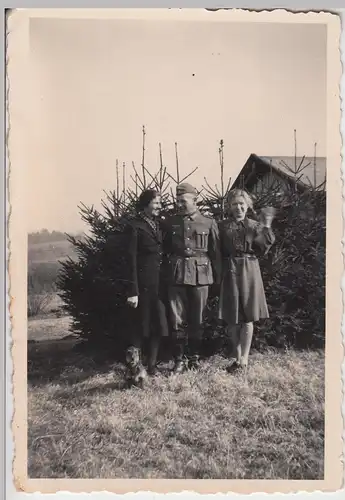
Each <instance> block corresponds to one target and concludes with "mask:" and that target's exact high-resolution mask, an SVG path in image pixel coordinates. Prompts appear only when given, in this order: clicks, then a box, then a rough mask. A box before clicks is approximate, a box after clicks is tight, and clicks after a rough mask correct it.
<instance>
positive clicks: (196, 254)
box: [170, 250, 208, 259]
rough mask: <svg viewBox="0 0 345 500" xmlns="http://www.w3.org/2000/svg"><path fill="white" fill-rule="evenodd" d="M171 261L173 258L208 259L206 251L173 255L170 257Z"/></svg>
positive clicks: (191, 251)
mask: <svg viewBox="0 0 345 500" xmlns="http://www.w3.org/2000/svg"><path fill="white" fill-rule="evenodd" d="M170 257H171V258H172V259H173V258H178V257H180V258H181V257H182V258H187V257H208V255H207V251H202V250H190V251H189V252H186V253H182V252H181V253H179V254H173V255H171V256H170Z"/></svg>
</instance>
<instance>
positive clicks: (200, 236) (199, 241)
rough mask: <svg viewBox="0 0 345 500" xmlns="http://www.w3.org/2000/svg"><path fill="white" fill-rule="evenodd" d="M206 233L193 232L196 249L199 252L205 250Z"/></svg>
mask: <svg viewBox="0 0 345 500" xmlns="http://www.w3.org/2000/svg"><path fill="white" fill-rule="evenodd" d="M208 235H209V232H208V231H200V230H198V231H196V232H195V240H196V248H198V249H200V250H207V247H208Z"/></svg>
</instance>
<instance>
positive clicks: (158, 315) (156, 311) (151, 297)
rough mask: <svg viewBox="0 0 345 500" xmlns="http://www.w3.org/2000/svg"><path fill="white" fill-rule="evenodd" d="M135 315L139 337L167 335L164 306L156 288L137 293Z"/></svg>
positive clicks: (148, 288)
mask: <svg viewBox="0 0 345 500" xmlns="http://www.w3.org/2000/svg"><path fill="white" fill-rule="evenodd" d="M135 313H136V314H135V322H136V331H137V334H138V335H139V336H140V337H142V338H143V337H144V338H148V337H151V336H162V337H167V336H168V335H169V329H168V322H167V317H166V310H165V305H164V303H163V301H162V299H161V297H160V294H159V292H158V291H157V287H156V286H152V287H147V288H144V289H142V290H140V291H139V302H138V307H137V309H136V310H135Z"/></svg>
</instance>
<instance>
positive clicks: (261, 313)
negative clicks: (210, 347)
mask: <svg viewBox="0 0 345 500" xmlns="http://www.w3.org/2000/svg"><path fill="white" fill-rule="evenodd" d="M226 202H227V203H226V210H227V219H225V220H223V221H221V222H220V223H219V235H220V244H221V253H222V260H223V265H222V280H221V289H220V300H219V318H220V319H222V320H224V321H225V322H226V323H227V327H228V333H229V336H230V337H231V340H232V345H233V350H234V352H233V360H232V363H231V364H230V366H228V367H227V371H228V372H229V373H232V372H234V371H238V370H246V368H247V365H248V357H249V352H250V347H251V344H252V338H253V329H254V322H255V321H258V320H260V319H264V318H268V316H269V315H268V309H267V303H266V297H265V291H264V287H263V282H262V277H261V271H260V266H259V261H258V257H259V256H260V255H264V254H266V253H267V252H268V250H269V249H270V248H271V246H272V245H273V243H274V240H275V237H274V234H273V231H272V229H271V223H272V220H273V217H274V209H273V208H271V207H268V208H265V209H262V210H261V212H260V217H259V219H260V220H259V221H257V220H253V219H250V218H249V217H248V216H247V214H248V213H249V212H252V213H253V214H255V212H254V209H253V200H252V198H251V196H250V195H249V194H248V193H247V192H246V191H244V190H242V189H233V190H231V191H230V192H229V193H228V197H227V200H226Z"/></svg>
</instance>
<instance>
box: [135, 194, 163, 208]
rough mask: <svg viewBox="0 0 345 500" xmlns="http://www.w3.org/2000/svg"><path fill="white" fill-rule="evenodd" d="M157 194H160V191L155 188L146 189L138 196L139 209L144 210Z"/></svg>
mask: <svg viewBox="0 0 345 500" xmlns="http://www.w3.org/2000/svg"><path fill="white" fill-rule="evenodd" d="M157 196H160V193H159V192H158V191H156V190H155V189H145V190H144V191H143V192H142V193H141V194H140V196H139V198H138V201H137V209H138V210H139V211H140V210H144V208H146V207H147V206H148V205H149V204H150V203H151V201H152V200H154V199H155V198H156V197H157Z"/></svg>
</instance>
